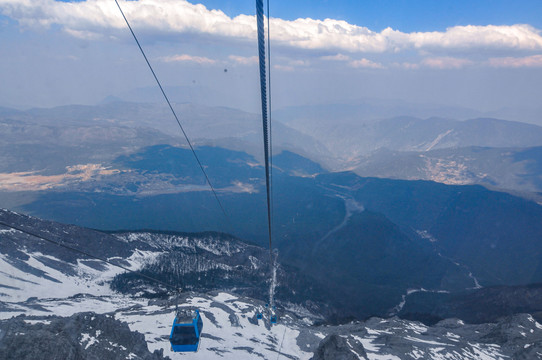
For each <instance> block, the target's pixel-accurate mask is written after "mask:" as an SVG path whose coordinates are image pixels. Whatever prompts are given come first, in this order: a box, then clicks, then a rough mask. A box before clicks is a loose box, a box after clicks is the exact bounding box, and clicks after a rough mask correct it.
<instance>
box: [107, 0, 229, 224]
mask: <svg viewBox="0 0 542 360" xmlns="http://www.w3.org/2000/svg"><path fill="white" fill-rule="evenodd" d="M115 3H116V4H117V7H118V8H119V10H120V13H121V14H122V17H123V18H124V21H125V22H126V25H127V26H128V29H130V32H131V33H132V36H133V37H134V40H135V42H136V43H137V47H138V48H139V50H140V51H141V55H143V58H144V59H145V62H146V63H147V66H148V67H149V70H150V71H151V73H152V76H153V77H154V80H156V83H157V84H158V87H159V88H160V91H161V92H162V96H163V97H164V99H165V100H166V102H167V104H168V106H169V109H170V110H171V113H172V114H173V116H174V117H175V120H176V121H177V124H178V125H179V128H180V129H181V131H182V133H183V135H184V138H185V139H186V142H187V143H188V146H189V147H190V150H191V151H192V154H193V155H194V158H195V159H196V162H197V163H198V165H199V168H200V169H201V172H202V173H203V175H204V176H205V180H206V181H207V184H209V187H210V188H211V191H212V192H213V195H214V197H215V199H216V201H217V202H218V205H219V206H220V210H222V213H223V214H224V216H225V217H226V220H227V221H228V223H230V219H229V217H228V214H227V213H226V210H225V209H224V207H223V206H222V203H221V202H220V199H219V198H218V195H217V193H216V191H215V189H214V187H213V185H212V184H211V180H210V179H209V176H207V172H206V171H205V169H204V168H203V165H202V164H201V161H200V159H199V157H198V155H197V154H196V151H195V150H194V147H193V146H192V142H191V141H190V139H189V138H188V135H187V134H186V132H185V131H184V128H183V126H182V124H181V121H180V120H179V117H178V116H177V113H176V112H175V110H174V109H173V106H171V102H170V101H169V98H168V97H167V95H166V92H165V91H164V88H163V87H162V84H161V83H160V80H158V76H156V73H155V72H154V69H153V67H152V66H151V63H150V62H149V59H148V58H147V55H145V51H143V48H142V47H141V44H140V43H139V40H138V39H137V36H136V34H135V33H134V31H133V30H132V27H131V26H130V23H129V22H128V19H127V18H126V15H124V11H122V8H121V7H120V5H119V2H118V1H117V0H115ZM230 227H231V224H230Z"/></svg>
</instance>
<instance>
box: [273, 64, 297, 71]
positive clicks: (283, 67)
mask: <svg viewBox="0 0 542 360" xmlns="http://www.w3.org/2000/svg"><path fill="white" fill-rule="evenodd" d="M273 69H277V70H281V71H294V70H295V68H294V67H293V66H290V65H280V64H277V65H273Z"/></svg>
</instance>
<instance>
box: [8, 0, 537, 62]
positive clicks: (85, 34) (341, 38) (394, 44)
mask: <svg viewBox="0 0 542 360" xmlns="http://www.w3.org/2000/svg"><path fill="white" fill-rule="evenodd" d="M119 3H120V5H121V7H122V8H123V10H124V12H125V14H126V16H127V17H128V19H129V20H130V21H131V23H132V25H133V26H134V28H135V29H137V30H138V31H140V32H141V31H152V33H153V34H158V35H160V34H167V35H171V34H178V35H183V34H192V35H193V34H203V35H211V36H216V37H223V38H233V39H238V40H253V39H254V38H255V37H256V23H255V20H254V16H253V15H239V16H236V17H233V18H232V17H229V16H227V15H226V14H225V13H224V12H222V11H220V10H210V9H207V8H206V7H205V6H203V5H197V4H192V3H189V2H188V1H186V0H139V1H126V0H119ZM0 11H1V13H2V14H3V15H5V16H8V17H10V18H12V19H14V20H16V21H18V22H19V24H20V25H21V26H24V27H28V28H35V27H42V28H43V27H50V26H52V25H58V26H60V27H61V29H62V30H63V31H65V32H66V33H67V34H70V35H72V36H75V37H81V38H86V39H91V40H93V39H99V38H100V37H104V36H105V35H106V34H107V35H111V33H118V30H121V29H122V30H124V28H125V26H126V25H125V24H124V21H123V19H122V17H121V16H120V13H119V11H118V9H117V8H116V5H115V3H114V2H113V1H112V0H87V1H84V2H75V3H66V2H57V1H54V0H0ZM271 31H272V35H271V36H272V38H273V41H274V42H275V43H278V44H280V45H283V46H289V47H295V48H297V49H307V50H325V51H338V52H343V53H351V54H355V53H386V52H389V53H396V52H401V51H407V50H416V51H435V50H437V51H438V50H445V51H450V50H460V51H465V50H466V51H468V50H477V51H480V50H490V51H495V50H503V51H539V50H542V36H541V34H540V30H538V29H535V28H534V27H532V26H530V25H525V24H517V25H502V26H495V25H487V26H475V25H468V26H454V27H451V28H448V29H446V31H443V32H438V31H435V32H413V33H404V32H401V31H398V30H394V29H391V28H387V29H384V30H382V31H381V32H375V31H372V30H370V29H368V28H367V27H363V26H358V25H354V24H349V23H347V22H346V21H342V20H334V19H324V20H316V19H310V18H306V19H297V20H293V21H288V20H283V19H278V18H272V19H271ZM343 56H346V55H343Z"/></svg>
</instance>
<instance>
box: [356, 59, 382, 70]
mask: <svg viewBox="0 0 542 360" xmlns="http://www.w3.org/2000/svg"><path fill="white" fill-rule="evenodd" d="M348 66H350V67H353V68H369V69H383V68H384V65H382V64H380V63H376V62H373V61H371V60H368V59H360V60H353V61H350V62H349V63H348Z"/></svg>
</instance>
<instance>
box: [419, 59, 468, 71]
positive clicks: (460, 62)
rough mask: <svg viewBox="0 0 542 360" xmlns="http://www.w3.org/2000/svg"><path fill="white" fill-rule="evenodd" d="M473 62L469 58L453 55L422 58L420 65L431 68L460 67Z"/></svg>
mask: <svg viewBox="0 0 542 360" xmlns="http://www.w3.org/2000/svg"><path fill="white" fill-rule="evenodd" d="M473 64H474V63H473V62H472V61H471V60H468V59H460V58H454V57H433V58H425V59H423V60H422V65H424V66H427V67H430V68H433V69H461V68H464V67H465V66H469V65H473Z"/></svg>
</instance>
